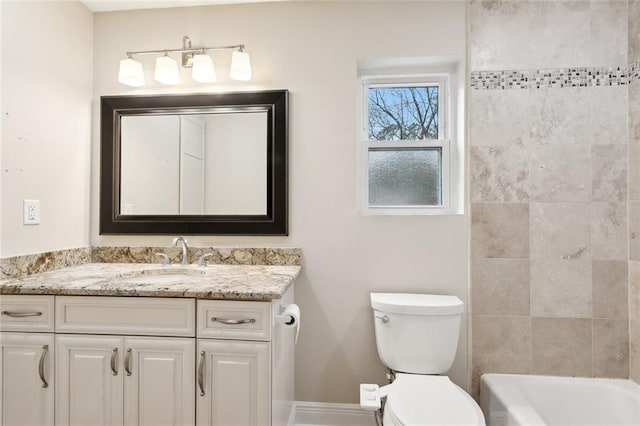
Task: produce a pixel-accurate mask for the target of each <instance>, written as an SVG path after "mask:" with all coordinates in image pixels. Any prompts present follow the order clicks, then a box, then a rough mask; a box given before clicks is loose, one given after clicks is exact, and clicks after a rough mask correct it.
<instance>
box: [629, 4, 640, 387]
mask: <svg viewBox="0 0 640 426" xmlns="http://www.w3.org/2000/svg"><path fill="white" fill-rule="evenodd" d="M628 14H629V63H634V62H635V63H636V64H638V65H639V66H640V0H630V1H629V11H628ZM629 319H630V322H629V333H630V334H629V339H630V354H629V355H630V359H629V376H630V377H631V378H632V379H633V380H635V381H636V382H638V383H640V80H639V79H636V80H635V81H633V82H632V83H631V84H630V85H629Z"/></svg>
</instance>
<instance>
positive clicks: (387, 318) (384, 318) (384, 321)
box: [375, 315, 389, 324]
mask: <svg viewBox="0 0 640 426" xmlns="http://www.w3.org/2000/svg"><path fill="white" fill-rule="evenodd" d="M375 317H376V318H378V319H380V320H382V322H383V323H385V324H386V323H388V322H389V317H388V316H386V315H382V316H380V315H376V316H375Z"/></svg>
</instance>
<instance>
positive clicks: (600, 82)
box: [471, 61, 640, 90]
mask: <svg viewBox="0 0 640 426" xmlns="http://www.w3.org/2000/svg"><path fill="white" fill-rule="evenodd" d="M634 81H640V61H638V62H634V63H632V64H630V65H629V66H624V67H614V68H606V67H600V68H556V69H539V70H507V71H472V72H471V89H474V90H506V89H542V88H549V87H556V88H559V87H594V86H628V85H629V84H631V83H632V82H634Z"/></svg>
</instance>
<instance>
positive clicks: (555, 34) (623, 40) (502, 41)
mask: <svg viewBox="0 0 640 426" xmlns="http://www.w3.org/2000/svg"><path fill="white" fill-rule="evenodd" d="M594 4H595V6H597V7H594V6H592V5H594ZM590 6H591V7H590ZM469 13H470V20H471V37H470V38H469V48H470V66H471V69H472V70H491V69H531V68H540V67H542V68H560V67H572V66H576V64H579V65H580V66H601V65H598V64H603V63H605V64H606V63H613V64H622V63H625V61H626V57H627V49H626V45H627V33H626V27H627V25H626V20H627V18H626V4H625V3H624V2H586V1H579V2H551V1H549V2H546V1H545V2H542V1H532V2H524V1H523V2H515V1H504V2H500V1H474V2H472V3H471V6H470V11H469ZM542 23H544V24H542ZM525 30H526V31H525ZM522 46H528V47H527V48H526V49H523V48H522Z"/></svg>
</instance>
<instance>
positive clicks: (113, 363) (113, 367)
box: [111, 348, 118, 376]
mask: <svg viewBox="0 0 640 426" xmlns="http://www.w3.org/2000/svg"><path fill="white" fill-rule="evenodd" d="M116 356H118V348H113V351H112V352H111V372H112V374H113V375H114V376H117V375H118V370H117V369H116Z"/></svg>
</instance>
